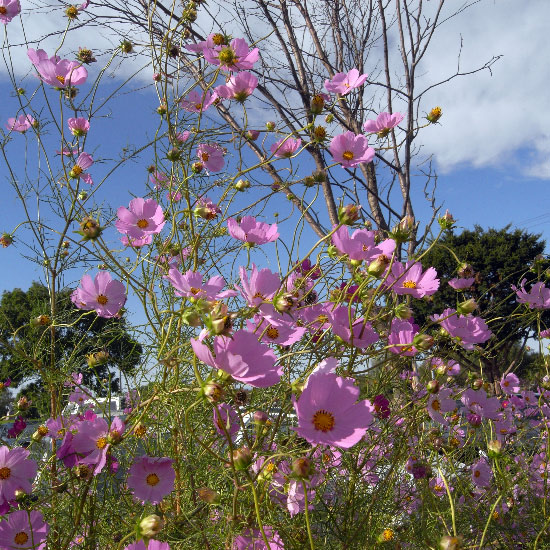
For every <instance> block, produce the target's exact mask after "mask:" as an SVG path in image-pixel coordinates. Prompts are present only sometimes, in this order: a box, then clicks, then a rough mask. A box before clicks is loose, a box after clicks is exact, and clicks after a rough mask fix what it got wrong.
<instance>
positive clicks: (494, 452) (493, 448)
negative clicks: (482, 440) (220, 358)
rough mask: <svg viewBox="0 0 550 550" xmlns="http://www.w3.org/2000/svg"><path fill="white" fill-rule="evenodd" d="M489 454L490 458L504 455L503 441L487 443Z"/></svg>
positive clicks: (496, 440)
mask: <svg viewBox="0 0 550 550" xmlns="http://www.w3.org/2000/svg"><path fill="white" fill-rule="evenodd" d="M487 454H488V455H489V457H490V458H497V457H499V456H500V455H501V454H502V441H499V440H498V439H493V440H492V441H489V443H487Z"/></svg>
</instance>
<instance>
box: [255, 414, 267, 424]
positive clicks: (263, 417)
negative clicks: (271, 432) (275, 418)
mask: <svg viewBox="0 0 550 550" xmlns="http://www.w3.org/2000/svg"><path fill="white" fill-rule="evenodd" d="M268 420H269V416H267V413H265V412H264V411H256V412H255V413H254V424H259V425H264V424H265V423H266V422H267V421H268Z"/></svg>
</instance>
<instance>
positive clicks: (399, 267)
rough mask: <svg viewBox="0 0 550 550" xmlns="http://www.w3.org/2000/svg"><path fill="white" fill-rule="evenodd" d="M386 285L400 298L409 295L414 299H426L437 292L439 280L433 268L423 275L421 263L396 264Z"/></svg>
mask: <svg viewBox="0 0 550 550" xmlns="http://www.w3.org/2000/svg"><path fill="white" fill-rule="evenodd" d="M384 285H385V286H386V287H388V288H391V290H393V291H394V292H395V293H396V294H398V295H399V296H403V295H406V294H409V295H411V296H412V297H413V298H424V296H431V295H432V294H435V293H436V292H437V289H438V288H439V279H437V271H436V270H435V269H434V268H433V267H430V268H428V269H427V270H426V271H425V272H424V273H422V264H421V263H420V262H412V261H408V262H407V264H406V265H403V264H402V263H401V262H395V263H394V264H393V266H392V270H391V273H390V274H389V275H388V277H387V279H386V282H385V283H384Z"/></svg>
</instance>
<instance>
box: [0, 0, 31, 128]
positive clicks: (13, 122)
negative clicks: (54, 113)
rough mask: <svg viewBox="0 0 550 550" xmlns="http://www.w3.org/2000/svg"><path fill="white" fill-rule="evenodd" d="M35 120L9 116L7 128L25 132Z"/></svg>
mask: <svg viewBox="0 0 550 550" xmlns="http://www.w3.org/2000/svg"><path fill="white" fill-rule="evenodd" d="M0 2H2V0H0ZM0 7H1V6H0ZM35 122H36V121H35V120H34V118H33V117H32V116H31V115H19V116H18V117H17V118H8V123H7V124H6V128H7V129H8V130H9V131H10V132H20V133H21V134H24V133H25V132H26V131H27V130H28V129H29V128H30V127H31V126H32V125H33V124H34V123H35Z"/></svg>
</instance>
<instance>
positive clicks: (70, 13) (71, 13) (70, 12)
mask: <svg viewBox="0 0 550 550" xmlns="http://www.w3.org/2000/svg"><path fill="white" fill-rule="evenodd" d="M65 13H66V14H67V17H69V18H70V19H74V18H75V17H76V16H77V15H78V8H77V7H76V6H69V7H68V8H67V9H66V11H65Z"/></svg>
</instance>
